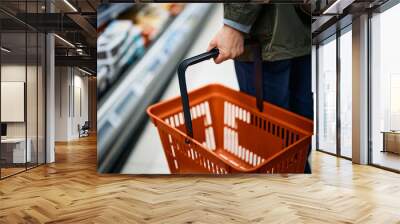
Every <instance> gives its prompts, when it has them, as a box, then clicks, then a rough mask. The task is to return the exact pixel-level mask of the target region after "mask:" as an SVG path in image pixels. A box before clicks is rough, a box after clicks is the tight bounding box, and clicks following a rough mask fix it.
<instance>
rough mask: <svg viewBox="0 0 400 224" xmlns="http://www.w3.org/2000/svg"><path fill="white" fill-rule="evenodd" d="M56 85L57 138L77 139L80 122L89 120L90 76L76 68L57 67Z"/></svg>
mask: <svg viewBox="0 0 400 224" xmlns="http://www.w3.org/2000/svg"><path fill="white" fill-rule="evenodd" d="M55 85H56V91H55V120H56V122H55V123H56V131H55V140H56V141H70V140H73V139H77V138H78V137H79V132H78V124H79V125H83V124H84V122H85V121H87V120H88V78H87V77H85V76H83V73H82V72H80V71H79V70H77V69H76V68H71V67H56V83H55ZM80 107H81V108H80ZM80 109H81V111H80Z"/></svg>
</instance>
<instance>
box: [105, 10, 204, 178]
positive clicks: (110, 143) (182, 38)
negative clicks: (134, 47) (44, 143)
mask: <svg viewBox="0 0 400 224" xmlns="http://www.w3.org/2000/svg"><path fill="white" fill-rule="evenodd" d="M211 8H212V4H204V3H203V4H193V3H192V4H188V5H187V6H186V7H185V9H184V11H183V12H182V13H181V14H180V15H178V17H177V18H176V19H175V20H174V21H173V22H172V23H171V25H170V26H168V28H167V29H166V30H165V32H163V33H162V34H161V36H160V37H159V38H158V40H157V41H156V42H155V43H154V44H153V45H152V46H151V47H150V49H149V50H148V52H147V53H146V54H145V55H144V57H143V58H142V59H141V60H140V61H138V63H137V64H136V65H135V67H134V68H133V69H132V70H130V71H129V73H128V74H127V75H126V77H125V78H124V80H123V81H121V82H120V85H119V86H118V88H116V89H115V90H114V91H113V92H112V94H110V95H109V96H108V97H107V99H106V100H105V101H104V102H103V104H102V105H101V106H100V107H99V108H98V154H97V155H98V162H99V163H98V170H99V171H100V172H108V171H110V169H112V167H113V166H114V164H115V163H116V160H117V159H118V157H119V155H120V154H121V152H122V151H123V150H124V149H125V148H126V144H127V143H129V140H130V136H132V135H133V133H135V131H137V129H138V124H139V122H140V121H141V120H142V119H143V118H144V117H145V116H147V115H146V112H145V110H146V108H147V107H148V106H149V105H150V104H151V103H152V102H153V101H154V99H155V97H156V96H158V95H159V94H160V90H162V89H163V87H164V86H165V85H166V83H167V81H168V80H169V78H170V76H171V75H172V74H173V72H174V71H175V69H176V65H177V64H178V63H179V61H180V60H181V59H182V57H183V55H184V53H185V52H186V50H187V49H188V48H189V46H190V44H191V42H192V40H193V38H194V37H195V36H196V32H197V31H198V29H199V28H200V27H201V23H202V21H204V19H205V18H206V16H207V14H208V13H209V12H210V11H211Z"/></svg>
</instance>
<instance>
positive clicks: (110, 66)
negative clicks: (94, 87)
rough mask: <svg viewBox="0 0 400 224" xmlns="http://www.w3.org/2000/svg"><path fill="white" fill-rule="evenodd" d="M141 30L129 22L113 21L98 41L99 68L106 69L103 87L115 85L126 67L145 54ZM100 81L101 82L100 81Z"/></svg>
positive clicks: (102, 81)
mask: <svg viewBox="0 0 400 224" xmlns="http://www.w3.org/2000/svg"><path fill="white" fill-rule="evenodd" d="M141 32H142V31H141V29H140V28H139V27H137V26H135V25H134V24H133V23H132V22H131V21H129V20H116V21H113V22H112V23H111V24H110V25H109V26H108V27H107V28H106V29H105V31H104V32H103V33H102V34H101V35H100V36H99V37H98V39H97V66H98V67H99V68H100V67H106V68H107V71H108V72H107V74H106V75H105V76H104V79H105V80H101V83H102V84H103V85H107V84H110V83H113V82H114V81H115V80H116V79H117V77H118V76H119V75H120V72H121V70H122V69H123V68H124V66H126V65H128V64H129V63H131V62H132V61H134V60H135V59H136V58H139V57H141V56H142V55H143V53H144V42H143V37H142V36H141ZM99 81H100V80H99Z"/></svg>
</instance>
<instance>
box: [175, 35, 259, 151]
mask: <svg viewBox="0 0 400 224" xmlns="http://www.w3.org/2000/svg"><path fill="white" fill-rule="evenodd" d="M250 43H251V44H250ZM247 44H248V45H251V46H252V49H253V59H254V67H255V75H256V78H255V87H256V102H257V108H258V109H259V111H260V112H262V111H263V88H262V87H263V85H262V59H261V48H260V45H259V44H258V43H254V42H249V43H247ZM218 54H219V50H218V49H217V48H214V49H212V50H211V51H209V52H206V53H203V54H200V55H197V56H194V57H191V58H188V59H185V60H183V61H182V62H181V63H180V64H179V66H178V78H179V89H180V92H181V99H182V107H183V116H184V118H185V126H186V134H187V135H188V136H189V137H191V138H193V127H192V118H191V115H190V106H189V96H188V93H187V88H186V77H185V73H186V69H187V68H188V67H189V66H191V65H194V64H197V63H199V62H202V61H205V60H208V59H211V58H215V57H217V56H218ZM188 142H189V140H188V139H186V143H188Z"/></svg>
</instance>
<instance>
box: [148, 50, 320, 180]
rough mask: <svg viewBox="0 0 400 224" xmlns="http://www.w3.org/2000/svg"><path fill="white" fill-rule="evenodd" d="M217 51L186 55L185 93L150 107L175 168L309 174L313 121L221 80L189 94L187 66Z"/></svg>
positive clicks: (182, 84) (180, 170) (181, 82)
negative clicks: (307, 162)
mask: <svg viewBox="0 0 400 224" xmlns="http://www.w3.org/2000/svg"><path fill="white" fill-rule="evenodd" d="M217 55H218V50H217V49H213V50H211V51H210V52H207V53H203V54H200V55H198V56H195V57H192V58H189V59H186V60H184V61H183V62H182V63H181V64H180V65H179V68H178V75H179V85H180V90H181V97H177V98H174V99H171V100H168V101H165V102H160V103H157V104H155V105H152V106H150V107H149V108H148V110H147V113H148V114H149V115H150V117H151V120H152V122H153V123H154V125H155V126H156V127H157V128H158V132H159V135H160V138H161V142H162V145H163V148H164V153H165V156H166V158H167V161H168V166H169V169H170V171H171V173H192V174H193V173H213V174H227V173H304V168H305V164H306V160H307V157H308V156H307V155H308V149H309V147H310V144H311V136H312V131H313V122H312V121H311V120H309V119H307V118H304V117H302V116H299V115H297V114H294V113H292V112H290V111H287V110H285V109H283V108H280V107H278V106H275V105H272V104H270V103H267V102H263V101H262V97H261V98H260V97H257V99H256V98H255V97H252V96H250V95H247V94H244V93H241V92H238V91H235V90H232V89H229V88H226V87H224V86H221V85H217V84H212V85H207V86H204V87H202V88H199V89H197V90H194V91H191V92H190V93H189V94H188V93H187V89H186V81H185V71H186V68H187V67H188V66H190V65H193V64H195V63H198V62H201V61H204V60H207V59H210V58H213V57H216V56H217ZM259 56H260V55H259ZM260 58H261V56H260ZM255 65H256V67H257V66H258V69H259V68H260V67H261V60H259V61H258V62H255ZM256 73H259V74H260V75H259V76H260V77H261V73H260V70H257V69H256ZM256 80H258V81H260V80H259V79H257V78H256ZM256 95H257V94H256ZM189 98H190V103H189ZM257 104H258V106H257V107H258V108H255V105H257ZM185 124H186V125H185Z"/></svg>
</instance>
